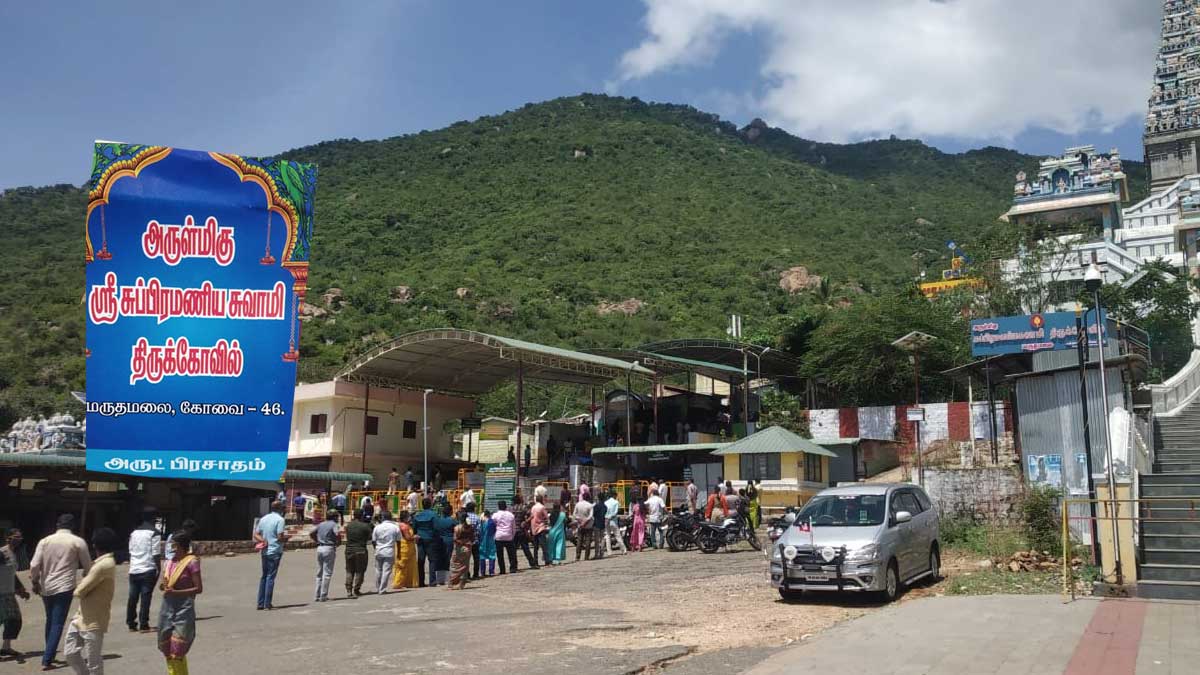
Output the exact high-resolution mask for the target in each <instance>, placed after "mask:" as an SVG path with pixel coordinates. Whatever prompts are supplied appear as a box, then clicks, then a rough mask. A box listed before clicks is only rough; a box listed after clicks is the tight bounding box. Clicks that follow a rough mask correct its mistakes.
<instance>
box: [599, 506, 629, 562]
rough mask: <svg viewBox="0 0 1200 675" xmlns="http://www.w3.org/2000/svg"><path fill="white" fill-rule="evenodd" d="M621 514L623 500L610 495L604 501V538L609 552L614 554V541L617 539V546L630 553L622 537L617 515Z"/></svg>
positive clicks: (622, 551)
mask: <svg viewBox="0 0 1200 675" xmlns="http://www.w3.org/2000/svg"><path fill="white" fill-rule="evenodd" d="M619 515H621V502H619V501H617V498H616V497H609V498H608V499H607V500H605V502H604V539H605V540H606V541H607V542H608V546H607V549H608V554H609V555H612V552H613V541H616V542H617V544H616V546H617V548H619V549H621V553H628V551H627V550H626V549H625V539H624V538H622V537H621V527H620V524H618V523H617V517H618V516H619Z"/></svg>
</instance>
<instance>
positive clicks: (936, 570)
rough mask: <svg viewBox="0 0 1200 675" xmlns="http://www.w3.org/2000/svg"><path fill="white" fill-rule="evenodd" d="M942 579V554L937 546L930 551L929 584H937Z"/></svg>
mask: <svg viewBox="0 0 1200 675" xmlns="http://www.w3.org/2000/svg"><path fill="white" fill-rule="evenodd" d="M941 578H942V554H941V552H940V551H938V547H937V545H936V544H935V545H934V546H933V547H932V548H930V549H929V583H931V584H935V583H937V582H938V581H939V580H941Z"/></svg>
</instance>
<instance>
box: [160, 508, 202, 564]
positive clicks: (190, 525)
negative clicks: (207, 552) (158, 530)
mask: <svg viewBox="0 0 1200 675" xmlns="http://www.w3.org/2000/svg"><path fill="white" fill-rule="evenodd" d="M179 529H181V530H183V531H184V532H187V533H188V535H189V536H191V537H192V538H195V536H196V521H194V520H192V519H191V518H185V519H184V521H183V523H182V524H180V525H179ZM174 536H175V533H173V532H172V533H171V534H168V535H167V540H166V541H165V542H163V559H164V560H174V559H175V547H174V546H172V545H171V537H174ZM187 552H188V553H191V552H192V551H191V549H190V548H189V549H188V551H187Z"/></svg>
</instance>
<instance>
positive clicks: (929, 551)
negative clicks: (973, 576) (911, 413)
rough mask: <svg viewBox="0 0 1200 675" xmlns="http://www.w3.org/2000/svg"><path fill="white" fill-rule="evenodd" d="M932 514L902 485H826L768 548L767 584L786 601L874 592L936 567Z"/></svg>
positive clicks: (891, 590) (891, 592)
mask: <svg viewBox="0 0 1200 675" xmlns="http://www.w3.org/2000/svg"><path fill="white" fill-rule="evenodd" d="M941 562H942V561H941V548H940V546H939V544H938V514H937V511H936V510H935V509H934V508H933V503H932V502H931V501H930V500H929V496H928V495H927V494H925V491H924V490H922V489H921V488H919V487H917V486H916V485H911V484H907V483H891V484H866V483H864V484H859V485H853V486H846V487H836V488H829V489H828V490H823V491H821V492H820V493H819V494H817V496H815V497H813V498H812V499H811V500H809V502H808V503H807V504H805V505H804V508H803V509H801V511H800V513H799V514H798V515H797V516H796V521H795V523H794V524H793V525H792V526H791V527H789V528H788V529H787V531H786V532H785V533H784V534H783V536H782V537H780V538H779V540H778V541H776V542H775V544H774V545H773V547H772V551H771V585H773V586H775V587H776V588H777V589H779V595H780V596H781V597H783V598H784V599H785V600H793V599H798V598H799V597H800V596H801V595H802V594H803V593H804V592H805V591H836V592H841V591H852V592H872V593H879V594H881V595H882V596H883V598H884V599H885V600H887V601H891V600H894V599H895V598H896V597H897V596H898V595H899V593H900V589H901V588H902V586H903V585H905V584H911V583H913V582H915V581H917V580H918V579H922V578H926V577H932V578H933V579H937V578H938V576H939V574H940V572H941Z"/></svg>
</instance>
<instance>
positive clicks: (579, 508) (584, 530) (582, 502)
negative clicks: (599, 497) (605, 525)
mask: <svg viewBox="0 0 1200 675" xmlns="http://www.w3.org/2000/svg"><path fill="white" fill-rule="evenodd" d="M593 515H594V508H593V507H592V503H591V502H590V501H588V497H584V496H582V495H580V497H579V501H578V502H575V536H576V537H577V540H576V542H575V562H579V558H580V556H582V557H583V559H584V560H591V559H592V536H593V535H594V533H595V526H594V525H595V524H594V522H593V520H592V518H593Z"/></svg>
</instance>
